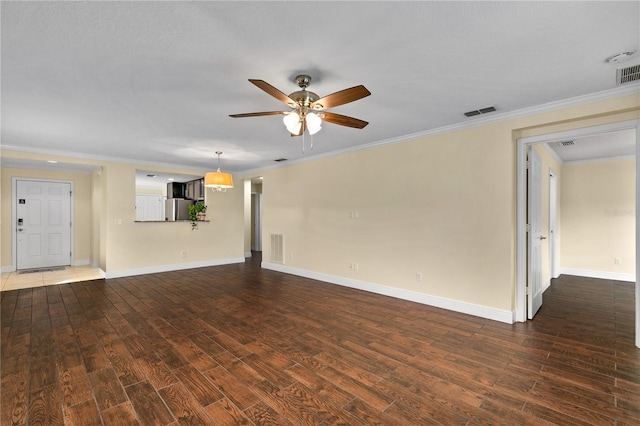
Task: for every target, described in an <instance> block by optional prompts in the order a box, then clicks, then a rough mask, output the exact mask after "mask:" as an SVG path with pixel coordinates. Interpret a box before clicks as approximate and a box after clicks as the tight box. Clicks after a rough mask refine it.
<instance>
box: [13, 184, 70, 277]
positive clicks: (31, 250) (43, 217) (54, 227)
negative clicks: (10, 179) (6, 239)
mask: <svg viewBox="0 0 640 426" xmlns="http://www.w3.org/2000/svg"><path fill="white" fill-rule="evenodd" d="M15 225H16V269H18V270H23V269H33V268H47V267H53V266H66V265H70V264H71V184H70V183H64V182H44V181H31V180H17V181H16V224H15Z"/></svg>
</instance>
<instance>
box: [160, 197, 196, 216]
mask: <svg viewBox="0 0 640 426" xmlns="http://www.w3.org/2000/svg"><path fill="white" fill-rule="evenodd" d="M193 203H194V201H193V200H185V199H183V198H169V199H167V200H165V203H164V215H165V218H164V220H189V206H190V205H191V204H193Z"/></svg>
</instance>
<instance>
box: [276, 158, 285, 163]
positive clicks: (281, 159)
mask: <svg viewBox="0 0 640 426" xmlns="http://www.w3.org/2000/svg"><path fill="white" fill-rule="evenodd" d="M273 161H275V162H276V163H281V162H283V161H287V159H286V158H278V159H276V160H273Z"/></svg>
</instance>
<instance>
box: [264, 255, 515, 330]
mask: <svg viewBox="0 0 640 426" xmlns="http://www.w3.org/2000/svg"><path fill="white" fill-rule="evenodd" d="M262 267H263V268H265V269H270V270H272V271H278V272H284V273H286V274H291V275H297V276H300V277H305V278H311V279H314V280H318V281H324V282H327V283H330V284H337V285H341V286H344V287H350V288H355V289H358V290H364V291H368V292H371V293H376V294H381V295H384V296H390V297H395V298H397V299H403V300H408V301H410V302H416V303H421V304H423V305H429V306H434V307H436V308H442V309H448V310H450V311H455V312H460V313H463V314H469V315H473V316H476V317H480V318H486V319H490V320H494V321H500V322H504V323H507V324H513V323H514V322H515V311H504V310H501V309H496V308H491V307H488V306H482V305H475V304H473V303H467V302H462V301H459V300H453V299H447V298H444V297H439V296H432V295H429V294H424V293H418V292H415V291H411V290H404V289H401V288H394V287H387V286H384V285H380V284H373V283H368V282H365V281H358V280H353V279H350V278H344V277H339V276H336V275H329V274H323V273H320V272H314V271H308V270H305V269H299V268H292V267H289V266H285V265H281V264H277V263H270V262H262Z"/></svg>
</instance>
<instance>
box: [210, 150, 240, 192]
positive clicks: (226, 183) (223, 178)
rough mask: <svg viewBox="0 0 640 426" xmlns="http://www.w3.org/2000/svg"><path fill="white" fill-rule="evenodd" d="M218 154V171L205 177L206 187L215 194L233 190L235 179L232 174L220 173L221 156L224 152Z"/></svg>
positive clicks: (217, 152)
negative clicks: (229, 189)
mask: <svg viewBox="0 0 640 426" xmlns="http://www.w3.org/2000/svg"><path fill="white" fill-rule="evenodd" d="M216 154H218V170H217V171H215V172H208V173H207V174H206V175H204V186H205V187H206V188H211V189H213V190H214V191H215V192H225V191H226V190H227V189H228V188H233V177H232V176H231V174H230V173H224V172H221V171H220V154H222V152H221V151H216Z"/></svg>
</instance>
